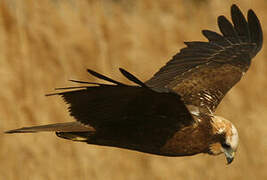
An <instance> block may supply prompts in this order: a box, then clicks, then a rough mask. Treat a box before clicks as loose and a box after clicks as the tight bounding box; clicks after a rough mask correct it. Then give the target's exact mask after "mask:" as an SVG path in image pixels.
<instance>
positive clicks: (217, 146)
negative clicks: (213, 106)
mask: <svg viewBox="0 0 267 180" xmlns="http://www.w3.org/2000/svg"><path fill="white" fill-rule="evenodd" d="M212 125H213V133H214V135H215V136H216V137H218V138H216V142H215V143H213V144H211V145H210V149H209V152H210V154H212V155H219V154H221V153H224V154H225V156H226V160H227V163H228V164H230V163H231V162H232V161H233V160H234V156H235V152H236V150H237V147H238V140H239V138H238V132H237V129H236V128H235V126H234V125H233V124H232V123H231V122H230V121H228V120H226V119H225V118H223V117H220V116H213V117H212Z"/></svg>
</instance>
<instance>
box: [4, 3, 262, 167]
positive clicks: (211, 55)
mask: <svg viewBox="0 0 267 180" xmlns="http://www.w3.org/2000/svg"><path fill="white" fill-rule="evenodd" d="M231 15H232V21H233V25H232V24H231V22H229V21H228V20H227V19H226V18H225V17H224V16H220V17H219V18H218V25H219V28H220V31H221V32H222V35H221V34H218V33H216V32H213V31H209V30H204V31H202V32H203V34H204V36H205V37H206V38H207V39H208V40H209V41H208V42H198V41H193V42H186V43H185V44H186V46H187V47H185V48H183V49H182V50H181V51H180V52H179V53H178V54H176V55H175V56H174V57H173V58H172V59H171V60H170V61H169V62H168V63H167V64H166V65H165V66H164V67H162V68H161V69H160V70H159V71H158V72H157V73H156V74H155V75H154V76H153V77H152V78H151V79H150V80H148V81H147V82H145V83H143V82H142V81H140V80H139V79H138V78H136V77H135V76H134V75H132V74H130V73H129V72H127V71H126V70H124V69H120V71H121V73H122V74H123V75H124V76H125V77H126V78H127V79H129V80H130V81H132V82H134V83H135V84H136V85H134V86H131V85H126V84H124V83H121V82H118V81H115V80H113V79H111V78H109V77H106V76H104V75H101V74H99V73H97V72H94V71H92V70H88V72H89V73H90V74H91V75H93V76H95V77H97V78H100V79H102V80H105V81H107V82H109V83H111V84H101V83H91V82H82V81H74V82H76V83H81V84H85V86H80V87H69V88H59V89H58V90H62V91H63V92H59V93H54V94H49V95H50V96H51V95H60V96H62V97H63V99H64V100H65V101H66V102H67V103H68V104H69V111H70V114H71V116H73V117H74V118H75V119H76V120H77V121H78V122H70V123H59V124H52V125H45V126H33V127H26V128H20V129H15V130H11V131H7V133H25V132H39V131H55V132H56V134H57V136H59V137H61V138H65V139H70V140H74V141H82V142H87V143H88V144H96V145H104V146H114V147H120V148H127V149H132V150H137V151H141V152H146V153H152V154H157V155H164V156H188V155H194V154H198V153H208V154H212V155H217V154H220V153H225V155H226V158H227V161H228V163H231V162H232V160H233V158H234V153H235V151H236V149H237V146H238V133H237V130H236V128H235V127H234V125H233V124H232V123H231V122H230V121H228V120H226V119H224V118H222V117H219V116H215V115H213V112H214V111H215V110H216V107H217V106H218V105H219V103H220V102H221V100H222V98H223V97H224V95H225V94H226V93H227V92H228V91H229V90H230V88H231V87H233V86H234V85H235V84H236V83H237V82H238V81H239V80H240V79H241V77H242V75H243V74H244V73H245V72H246V71H247V70H248V68H249V65H250V63H251V59H252V58H253V57H254V56H255V55H256V54H257V53H258V52H259V50H260V49H261V47H262V42H263V37H262V36H263V35H262V29H261V25H260V23H259V20H258V18H257V16H256V15H255V13H254V12H253V11H252V10H249V11H248V15H247V20H246V18H245V17H244V16H243V14H242V13H241V11H240V10H239V8H238V7H237V6H236V5H233V6H232V7H231Z"/></svg>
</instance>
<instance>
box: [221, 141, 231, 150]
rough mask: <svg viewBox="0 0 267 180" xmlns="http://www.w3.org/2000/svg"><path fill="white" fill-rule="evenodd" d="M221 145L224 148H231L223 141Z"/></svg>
mask: <svg viewBox="0 0 267 180" xmlns="http://www.w3.org/2000/svg"><path fill="white" fill-rule="evenodd" d="M222 147H223V148H224V149H229V148H231V146H230V145H229V144H226V143H225V142H224V143H222Z"/></svg>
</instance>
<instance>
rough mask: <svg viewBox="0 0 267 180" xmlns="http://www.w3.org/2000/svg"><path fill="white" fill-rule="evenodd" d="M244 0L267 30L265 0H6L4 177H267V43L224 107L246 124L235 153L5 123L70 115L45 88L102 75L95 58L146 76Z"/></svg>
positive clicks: (0, 71)
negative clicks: (63, 134)
mask: <svg viewBox="0 0 267 180" xmlns="http://www.w3.org/2000/svg"><path fill="white" fill-rule="evenodd" d="M232 3H236V4H238V5H239V6H240V8H241V9H242V10H243V11H247V10H248V9H249V8H252V9H253V10H255V12H256V14H257V15H258V17H259V19H260V20H261V23H262V26H263V30H264V35H265V36H264V37H267V34H266V32H267V29H266V25H265V24H266V22H267V11H266V8H267V2H266V1H265V0H257V1H256V0H239V1H238V0H235V1H233V0H228V1H222V0H201V1H200V0H199V1H197V0H158V1H155V0H134V1H133V0H87V1H85V0H80V1H74V0H61V1H58V0H42V1H36V0H27V1H26V0H25V1H20V0H1V1H0V82H1V90H0V179H1V180H32V179H33V180H56V179H65V180H80V179H81V180H83V179H84V180H85V179H92V180H107V179H116V180H124V179H127V180H136V179H153V180H165V179H192V180H194V179H203V180H204V179H205V180H207V179H211V180H213V179H216V180H225V179H234V180H241V179H242V180H250V179H267V93H266V92H267V91H266V89H267V59H266V58H265V57H266V55H267V54H266V52H265V50H264V47H263V50H262V51H261V52H260V53H259V54H258V56H256V58H254V60H253V64H252V66H251V68H250V69H249V71H248V73H247V74H246V75H245V76H244V78H243V79H242V81H241V82H240V83H239V84H238V85H237V86H235V87H234V88H233V89H232V90H231V91H230V92H229V93H228V94H227V96H226V97H225V99H224V100H223V102H222V104H221V105H220V107H219V109H218V111H217V114H220V115H223V116H224V117H226V118H228V119H230V120H231V121H232V122H233V123H234V124H235V125H236V127H237V128H238V130H239V134H240V146H239V149H238V153H237V155H236V159H235V161H234V162H233V163H232V164H231V165H230V166H227V165H226V160H225V157H224V155H221V156H217V157H211V156H208V155H197V156H193V157H185V158H183V157H177V158H175V157H174V158H168V157H159V156H154V155H148V154H144V153H139V152H134V151H128V150H122V149H117V148H107V147H97V146H93V145H87V144H83V143H74V142H71V141H66V140H63V139H59V138H57V137H56V136H55V135H54V134H53V133H38V134H15V135H9V134H4V133H2V132H3V131H5V130H8V129H14V128H18V127H21V126H29V125H39V124H47V123H56V122H67V121H72V120H73V119H72V118H71V117H70V116H69V115H68V112H67V110H66V105H65V104H64V102H63V101H62V100H61V99H60V98H59V97H45V96H44V94H46V93H51V92H53V88H55V87H64V86H70V85H72V84H71V83H70V82H68V81H67V80H68V79H80V80H95V79H92V78H91V77H89V76H88V74H87V72H86V68H91V69H94V70H97V71H99V72H101V73H104V74H106V75H108V76H111V77H113V78H115V79H117V80H121V81H125V78H122V75H120V73H119V71H118V68H119V67H124V68H126V69H127V70H129V71H130V72H133V73H134V74H135V75H137V77H139V78H140V79H142V80H147V79H148V78H149V77H150V76H152V74H153V73H154V72H155V71H157V70H158V68H160V67H161V66H162V65H164V64H165V63H166V62H167V60H169V59H170V58H171V57H172V55H174V54H175V53H176V52H178V50H179V49H180V48H182V47H183V46H184V45H183V41H190V40H204V38H203V37H202V35H201V29H206V28H208V29H212V30H218V28H217V25H216V18H217V16H218V15H221V14H224V15H227V17H229V15H230V6H231V4H232ZM265 42H266V41H265Z"/></svg>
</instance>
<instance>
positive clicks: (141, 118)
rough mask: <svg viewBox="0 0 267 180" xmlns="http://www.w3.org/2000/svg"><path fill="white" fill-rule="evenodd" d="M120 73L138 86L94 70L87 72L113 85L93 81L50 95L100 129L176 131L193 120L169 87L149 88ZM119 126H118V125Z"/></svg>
mask: <svg viewBox="0 0 267 180" xmlns="http://www.w3.org/2000/svg"><path fill="white" fill-rule="evenodd" d="M120 71H121V73H122V74H123V75H124V76H125V77H127V78H128V79H129V80H131V81H132V82H134V83H136V84H137V85H136V86H129V85H126V84H123V83H120V82H118V81H115V80H113V79H110V78H108V77H106V76H104V75H101V74H99V73H97V72H94V71H92V70H88V72H89V73H90V74H92V75H94V76H96V77H98V78H100V79H102V80H105V81H108V82H111V83H113V84H100V83H90V82H81V81H75V82H79V83H85V84H91V85H90V86H81V87H78V88H80V89H76V88H74V87H70V88H60V89H61V90H64V89H67V91H65V92H59V93H54V94H49V95H60V96H62V97H63V99H64V100H65V101H66V102H67V103H68V104H69V111H70V114H71V115H72V116H73V117H74V118H75V119H76V120H77V121H79V122H81V123H83V124H86V125H90V126H92V127H94V128H95V129H96V130H97V129H99V128H114V127H121V129H124V130H127V128H135V129H138V130H140V128H141V129H142V128H154V129H164V128H165V129H168V130H169V131H172V132H175V131H177V130H178V129H179V128H182V127H185V126H188V125H191V124H192V123H193V122H194V120H193V118H192V116H191V114H190V113H189V111H188V110H187V108H186V106H185V105H184V103H183V101H182V100H180V96H179V95H178V94H176V93H173V92H170V91H169V90H167V89H166V88H155V89H152V88H149V87H147V86H146V85H145V84H144V83H143V82H141V81H140V80H139V79H137V78H136V77H135V76H133V75H132V74H130V73H129V72H127V71H125V70H123V69H120ZM115 129H117V128H115Z"/></svg>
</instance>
